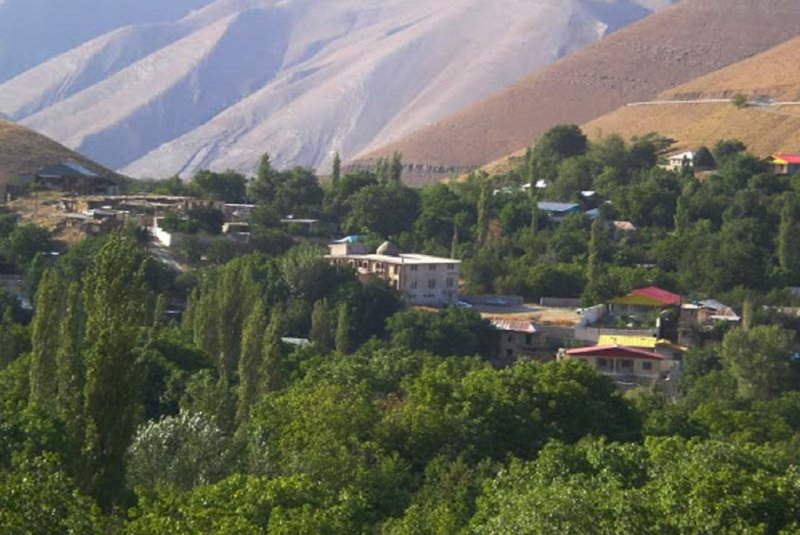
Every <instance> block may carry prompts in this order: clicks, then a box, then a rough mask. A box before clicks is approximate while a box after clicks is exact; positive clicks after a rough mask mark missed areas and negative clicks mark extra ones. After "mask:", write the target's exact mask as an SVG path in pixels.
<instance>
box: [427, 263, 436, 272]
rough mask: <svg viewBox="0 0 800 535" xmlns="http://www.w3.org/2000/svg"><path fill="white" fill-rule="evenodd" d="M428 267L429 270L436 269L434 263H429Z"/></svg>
mask: <svg viewBox="0 0 800 535" xmlns="http://www.w3.org/2000/svg"><path fill="white" fill-rule="evenodd" d="M428 269H429V270H431V271H436V264H431V265H429V266H428Z"/></svg>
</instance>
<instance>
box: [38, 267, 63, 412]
mask: <svg viewBox="0 0 800 535" xmlns="http://www.w3.org/2000/svg"><path fill="white" fill-rule="evenodd" d="M62 292H63V288H62V283H61V280H60V278H59V275H58V272H57V271H55V270H53V269H49V270H47V271H45V273H44V276H43V277H42V280H41V282H40V283H39V290H38V291H37V292H36V315H35V316H34V318H33V328H32V332H31V344H32V347H33V350H32V352H31V395H30V404H31V406H34V407H39V408H40V409H42V410H45V411H50V410H53V409H55V407H56V398H57V394H58V380H57V376H56V374H55V373H53V372H54V370H56V353H57V351H58V347H59V343H60V340H59V338H60V336H59V335H60V334H61V333H60V332H59V326H60V325H61V318H62V317H63V313H64V311H63V297H62Z"/></svg>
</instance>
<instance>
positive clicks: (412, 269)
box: [411, 265, 419, 271]
mask: <svg viewBox="0 0 800 535" xmlns="http://www.w3.org/2000/svg"><path fill="white" fill-rule="evenodd" d="M417 267H419V266H416V265H413V266H411V271H416V270H417Z"/></svg>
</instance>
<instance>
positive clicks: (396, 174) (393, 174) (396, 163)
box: [389, 152, 403, 182]
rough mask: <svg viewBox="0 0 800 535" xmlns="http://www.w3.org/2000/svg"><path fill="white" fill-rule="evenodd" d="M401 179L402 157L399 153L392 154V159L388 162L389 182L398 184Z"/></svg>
mask: <svg viewBox="0 0 800 535" xmlns="http://www.w3.org/2000/svg"><path fill="white" fill-rule="evenodd" d="M402 178H403V155H402V154H400V153H399V152H394V153H392V158H391V160H390V161H389V180H391V181H392V182H400V180H401V179H402Z"/></svg>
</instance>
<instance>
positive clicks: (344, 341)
mask: <svg viewBox="0 0 800 535" xmlns="http://www.w3.org/2000/svg"><path fill="white" fill-rule="evenodd" d="M351 324H352V321H351V319H350V307H348V306H347V303H342V304H341V305H339V314H338V317H337V320H336V351H338V352H339V353H341V354H342V355H349V354H350V353H352V352H353V340H352V337H351V336H350V330H351V329H352V328H353V327H352V325H351Z"/></svg>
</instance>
